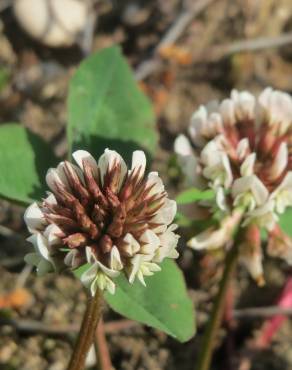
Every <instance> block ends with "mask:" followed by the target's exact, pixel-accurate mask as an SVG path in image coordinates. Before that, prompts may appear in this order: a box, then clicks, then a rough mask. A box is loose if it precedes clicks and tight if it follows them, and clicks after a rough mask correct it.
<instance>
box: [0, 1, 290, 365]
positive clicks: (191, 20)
mask: <svg viewBox="0 0 292 370" xmlns="http://www.w3.org/2000/svg"><path fill="white" fill-rule="evenodd" d="M113 44H119V45H120V46H121V48H122V50H123V53H124V55H125V56H126V58H127V59H128V61H129V64H130V65H131V67H132V69H133V73H134V75H135V78H136V79H137V83H138V84H139V85H140V87H141V89H142V90H143V91H144V92H145V93H146V94H147V95H148V97H149V98H150V100H151V101H152V103H153V106H154V109H155V112H156V124H157V130H158V131H159V134H160V147H159V150H158V152H157V156H156V158H155V161H154V163H155V165H154V166H153V167H154V168H155V169H156V170H159V171H161V172H162V174H163V177H164V179H165V181H166V183H167V184H168V188H169V189H170V193H171V194H172V195H173V194H175V192H176V191H177V190H178V188H179V176H178V173H177V169H176V167H175V163H174V162H175V161H174V158H173V141H174V139H175V137H176V135H177V134H178V133H181V132H183V131H185V130H186V128H187V126H188V123H189V118H190V116H191V114H192V112H193V111H194V110H195V109H196V108H197V107H198V106H199V105H200V104H205V103H207V102H208V101H210V100H213V99H221V98H223V97H226V96H227V95H229V93H230V90H231V89H232V88H237V89H247V90H250V91H252V92H254V93H257V92H259V91H261V90H262V89H263V88H264V87H266V86H272V87H274V88H277V89H281V90H284V91H287V92H291V91H292V2H291V0H189V1H182V0H167V1H166V0H156V1H152V0H144V1H142V0H140V1H139V0H132V1H127V0H96V1H95V0H88V1H87V0H0V122H1V123H7V122H19V123H20V124H21V125H24V126H25V127H27V128H28V129H30V130H31V131H32V132H34V133H36V134H38V135H40V136H41V137H42V138H43V139H44V140H45V141H46V142H47V143H48V144H49V145H50V146H51V147H52V148H53V150H54V152H55V153H56V155H57V156H59V157H63V156H65V155H66V153H67V147H66V138H65V130H66V99H67V92H68V82H69V81H70V78H71V76H72V74H73V73H74V71H75V70H76V68H77V66H78V65H79V63H80V62H81V61H82V60H83V59H84V58H85V57H86V56H87V55H90V54H91V53H94V52H95V51H98V50H100V49H102V48H104V47H108V46H111V45H113ZM113 83H114V82H113ZM1 123H0V124H1ZM12 150H13V148H12ZM0 177H1V174H0ZM23 211H24V209H23V207H21V206H18V205H14V204H12V203H10V202H9V201H4V200H1V201H0V370H16V369H18V370H44V369H49V370H63V369H65V368H66V364H67V362H68V359H69V356H70V351H71V343H72V340H73V338H74V334H76V331H77V330H78V326H79V323H80V320H81V317H82V313H83V310H84V304H85V294H84V292H83V290H82V287H81V285H80V283H79V282H78V281H76V280H74V279H73V278H72V277H71V276H70V275H63V276H54V275H50V276H46V277H44V278H37V279H36V278H35V275H34V273H31V269H30V268H28V267H26V266H25V264H24V262H23V256H24V254H25V253H27V252H28V251H30V248H31V247H30V245H28V244H26V242H25V241H24V240H25V239H24V238H25V236H26V235H27V233H26V230H25V227H24V223H23ZM186 237H187V236H185V238H186ZM185 238H184V236H183V237H182V239H181V242H180V243H181V246H180V248H181V257H180V259H179V264H180V266H181V268H182V269H183V271H184V272H185V276H186V278H187V284H188V288H189V293H190V295H191V297H192V298H193V300H194V302H195V304H196V305H197V310H198V312H197V321H198V335H197V336H196V337H195V339H193V340H191V341H190V342H189V343H187V344H179V343H177V342H175V341H174V340H173V339H170V338H168V337H167V336H166V335H165V334H162V333H161V332H158V331H156V330H153V329H149V328H146V327H143V326H142V325H139V324H134V323H133V322H131V321H127V320H126V321H125V320H124V319H122V318H121V317H119V316H118V315H116V314H114V313H112V312H108V311H107V312H106V315H105V325H104V328H102V329H100V330H101V333H99V334H97V336H98V338H99V339H98V340H101V341H102V339H100V338H103V335H104V333H105V334H106V337H107V340H108V348H109V350H110V354H111V358H112V366H113V367H114V368H116V369H118V370H138V369H139V370H162V369H168V370H175V369H179V370H190V369H193V367H194V363H195V358H196V352H198V351H200V347H199V345H200V339H201V332H202V327H203V325H204V324H205V322H206V319H207V317H208V312H209V310H210V307H211V304H212V299H213V297H214V295H215V294H216V289H217V288H216V287H217V281H218V278H219V276H220V268H221V267H220V258H221V256H220V255H219V256H218V255H206V256H203V255H202V256H199V255H195V254H194V253H193V252H191V251H189V250H187V249H185V248H184V241H185ZM265 261H266V262H265V263H266V271H267V273H266V276H267V286H266V287H265V288H261V290H259V288H258V287H256V286H255V284H254V283H252V282H250V280H249V277H248V276H247V275H246V273H245V272H244V271H240V272H239V276H238V283H237V286H236V289H234V297H233V298H234V299H235V301H236V307H237V309H236V310H235V311H234V312H233V313H232V315H231V318H230V317H229V320H228V319H227V320H226V322H225V325H224V327H223V329H222V333H221V334H222V335H221V337H220V338H219V339H220V340H219V341H218V351H217V353H216V361H215V364H216V365H215V367H214V369H216V370H217V369H218V370H219V369H222V370H229V369H240V370H262V369H265V370H267V369H269V370H273V369H275V370H286V369H287V370H289V369H292V350H291V348H292V346H291V344H292V324H291V321H290V320H288V318H287V316H286V317H285V318H284V319H283V320H282V321H281V323H280V325H278V326H276V327H275V328H274V331H273V332H272V333H270V334H269V336H268V337H264V340H262V341H261V340H260V339H262V336H263V335H262V333H263V331H264V326H265V324H266V320H268V318H267V317H263V316H264V315H263V313H261V311H260V312H259V313H258V314H257V315H250V314H247V313H246V312H247V311H246V310H245V308H246V307H254V306H258V307H265V306H271V305H275V304H276V303H277V299H279V297H280V296H281V289H282V286H283V285H284V283H285V282H286V284H287V277H288V276H289V273H290V274H291V269H290V270H289V268H288V267H287V265H285V264H284V263H283V265H282V264H281V263H280V262H278V261H272V260H269V259H266V260H265ZM288 282H289V281H288ZM290 286H291V282H290ZM290 290H291V289H290ZM227 330H228V334H227V335H226V333H227ZM259 338H260V339H259ZM108 348H106V347H105V349H104V353H103V356H105V358H106V357H107V349H108ZM88 366H89V367H91V368H92V369H94V368H96V365H95V358H94V355H91V356H90V358H89V361H88ZM110 368H111V366H110V365H108V367H107V368H104V369H103V370H110Z"/></svg>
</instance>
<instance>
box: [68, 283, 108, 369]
mask: <svg viewBox="0 0 292 370" xmlns="http://www.w3.org/2000/svg"><path fill="white" fill-rule="evenodd" d="M102 305H103V299H102V293H101V292H100V290H99V289H97V291H96V293H95V296H94V297H90V298H88V301H87V306H86V310H85V313H84V316H83V320H82V324H81V328H80V331H79V334H78V338H77V341H76V343H75V347H74V350H73V354H72V356H71V359H70V363H69V366H68V368H67V370H83V369H84V366H85V360H86V356H87V353H88V351H89V349H90V347H91V345H92V344H93V341H94V338H95V334H96V328H97V324H98V322H99V320H100V318H101V315H102Z"/></svg>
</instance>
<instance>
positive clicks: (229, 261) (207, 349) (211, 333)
mask: <svg viewBox="0 0 292 370" xmlns="http://www.w3.org/2000/svg"><path fill="white" fill-rule="evenodd" d="M237 239H238V238H237ZM237 257H238V242H237V241H235V242H234V245H233V247H232V248H231V250H230V251H229V252H228V254H227V256H226V260H225V264H224V271H223V276H222V279H221V281H220V286H219V291H218V294H217V296H216V299H215V302H214V305H213V309H212V313H211V317H210V319H209V322H208V324H207V328H206V331H205V334H204V337H203V344H202V347H201V351H200V356H199V358H198V361H197V364H196V367H195V370H209V368H210V365H211V361H212V355H213V351H214V346H215V340H216V336H217V333H218V330H219V328H220V325H221V322H222V317H223V312H224V306H225V302H226V300H225V298H226V292H227V290H228V287H229V283H230V280H231V277H232V274H233V271H234V268H235V266H236V262H237Z"/></svg>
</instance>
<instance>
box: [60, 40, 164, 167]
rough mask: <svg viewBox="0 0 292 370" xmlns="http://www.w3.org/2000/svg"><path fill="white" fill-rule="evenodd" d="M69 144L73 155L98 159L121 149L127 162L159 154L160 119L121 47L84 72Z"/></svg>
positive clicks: (73, 88) (74, 86)
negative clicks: (140, 153) (79, 152)
mask: <svg viewBox="0 0 292 370" xmlns="http://www.w3.org/2000/svg"><path fill="white" fill-rule="evenodd" d="M68 110H69V124H68V129H67V133H68V141H69V146H70V148H71V150H75V149H87V150H89V151H90V152H91V153H92V154H93V155H94V156H96V157H98V156H99V155H100V154H101V153H102V152H103V151H104V149H105V148H107V147H109V148H110V149H115V150H117V151H118V152H120V153H121V154H122V155H123V157H124V158H125V159H126V160H129V159H130V157H131V154H132V151H133V150H135V149H137V148H142V149H144V150H145V151H146V152H147V153H148V154H151V153H153V152H154V151H155V149H156V144H157V133H156V131H155V117H154V113H153V110H152V107H151V104H150V102H149V101H148V99H147V98H146V97H145V95H144V94H143V93H142V91H141V90H140V89H139V88H138V86H137V84H136V82H135V80H134V78H133V75H132V72H131V70H130V68H129V66H128V63H127V61H126V59H125V58H124V57H123V56H122V54H121V52H120V49H119V48H118V47H111V48H107V49H103V50H102V51H100V52H98V53H96V54H94V55H92V56H90V57H89V58H88V59H86V60H85V61H84V62H83V63H82V64H81V65H80V67H79V68H78V70H77V72H76V74H75V75H74V77H73V78H72V80H71V83H70V89H69V101H68Z"/></svg>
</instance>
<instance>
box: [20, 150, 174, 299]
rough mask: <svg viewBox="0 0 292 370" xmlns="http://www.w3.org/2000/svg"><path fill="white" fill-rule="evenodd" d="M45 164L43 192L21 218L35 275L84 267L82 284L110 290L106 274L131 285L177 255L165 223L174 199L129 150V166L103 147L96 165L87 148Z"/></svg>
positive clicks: (139, 155) (168, 222)
mask: <svg viewBox="0 0 292 370" xmlns="http://www.w3.org/2000/svg"><path fill="white" fill-rule="evenodd" d="M73 158H74V159H75V161H76V163H77V166H76V165H74V164H71V163H70V162H68V161H65V162H61V163H60V164H59V165H58V167H57V168H52V169H49V171H48V173H47V176H46V181H47V184H48V186H49V188H50V190H51V191H50V192H49V193H48V196H47V197H46V198H45V199H44V200H43V201H42V202H41V203H39V204H37V203H33V204H32V205H31V206H30V207H29V208H28V209H27V210H26V212H25V215H24V218H25V222H26V224H27V226H28V229H29V231H30V232H31V234H32V235H31V236H30V238H29V239H28V240H29V241H30V242H32V244H33V245H34V247H35V253H31V254H29V255H27V256H26V260H27V262H29V263H31V264H33V265H35V266H36V267H37V271H38V273H39V274H43V273H45V272H49V271H53V270H62V269H65V268H70V269H72V270H74V269H76V268H78V267H80V266H82V265H85V264H89V267H88V269H87V270H86V271H85V272H84V273H83V275H82V276H81V281H82V282H83V284H84V285H85V286H87V287H88V288H90V290H91V293H92V294H94V293H95V291H96V289H97V288H99V289H101V290H107V291H109V292H111V293H114V291H115V283H114V280H113V278H115V277H117V276H118V275H119V274H120V273H125V274H126V275H127V277H128V280H129V282H130V283H133V281H134V280H135V278H136V277H137V278H138V279H139V280H140V281H141V283H142V284H144V285H145V281H144V276H150V275H152V274H153V273H155V272H156V271H159V270H160V267H159V264H160V263H161V262H162V261H163V260H164V258H167V257H168V258H177V256H178V253H177V251H176V246H177V241H178V236H177V235H176V234H175V233H174V231H175V229H176V225H174V224H172V221H173V219H174V216H175V214H176V203H175V201H173V200H170V199H169V198H168V196H167V193H166V191H165V189H164V186H163V183H162V180H161V179H160V177H159V176H158V173H157V172H150V173H149V174H148V175H146V174H145V168H146V157H145V154H144V152H143V151H135V152H134V153H133V157H132V167H131V169H130V170H128V169H127V166H126V163H125V162H124V160H123V159H122V157H121V156H120V155H119V154H118V153H117V152H115V151H112V150H109V149H106V150H105V152H104V154H103V155H102V156H101V157H100V158H99V160H98V162H96V160H95V159H94V158H93V157H92V156H91V155H90V154H89V153H88V152H86V151H83V150H79V151H76V152H75V153H73Z"/></svg>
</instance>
